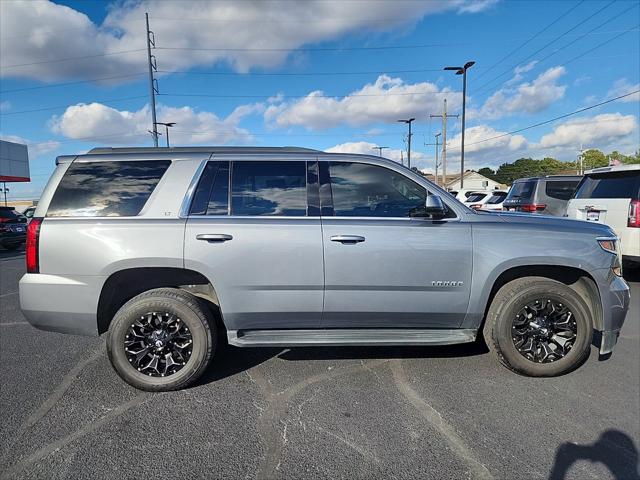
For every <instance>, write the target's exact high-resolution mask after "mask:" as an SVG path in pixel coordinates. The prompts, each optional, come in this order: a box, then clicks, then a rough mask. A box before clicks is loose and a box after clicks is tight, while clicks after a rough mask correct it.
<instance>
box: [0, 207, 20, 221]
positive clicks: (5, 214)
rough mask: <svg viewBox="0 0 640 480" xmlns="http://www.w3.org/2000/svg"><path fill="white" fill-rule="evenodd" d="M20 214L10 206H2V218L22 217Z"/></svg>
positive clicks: (0, 213) (0, 216)
mask: <svg viewBox="0 0 640 480" xmlns="http://www.w3.org/2000/svg"><path fill="white" fill-rule="evenodd" d="M20 216H21V215H20V214H19V213H18V212H16V211H15V210H13V209H9V208H0V218H10V219H14V218H20Z"/></svg>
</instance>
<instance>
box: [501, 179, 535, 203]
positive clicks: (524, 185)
mask: <svg viewBox="0 0 640 480" xmlns="http://www.w3.org/2000/svg"><path fill="white" fill-rule="evenodd" d="M535 184H536V181H535V180H528V181H526V182H515V183H514V184H513V186H512V187H511V190H509V194H508V195H507V200H511V199H518V198H529V197H531V196H532V195H533V189H534V187H535Z"/></svg>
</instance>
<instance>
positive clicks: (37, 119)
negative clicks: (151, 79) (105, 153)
mask: <svg viewBox="0 0 640 480" xmlns="http://www.w3.org/2000/svg"><path fill="white" fill-rule="evenodd" d="M144 12H149V14H150V19H151V20H150V21H151V29H152V30H153V31H154V32H155V34H156V46H157V47H158V48H157V49H156V50H155V51H154V52H153V53H154V55H155V56H156V57H157V64H158V69H159V71H160V72H159V74H158V82H159V88H160V93H161V95H160V96H158V98H157V102H158V120H159V121H175V122H177V125H176V126H175V127H174V128H173V130H172V132H171V140H172V144H173V145H198V144H200V145H202V144H204V145H211V144H230V145H242V144H251V145H298V146H307V147H313V148H318V149H322V150H331V151H352V152H358V153H374V152H375V151H374V150H372V147H373V146H375V145H383V146H388V147H390V148H389V149H388V150H386V151H385V154H386V155H387V156H389V157H391V158H394V159H399V156H400V151H401V150H403V149H405V148H406V143H405V128H406V127H405V126H404V125H402V124H400V123H397V120H398V119H400V118H406V117H408V116H412V117H416V118H417V120H416V122H415V123H414V133H415V135H414V137H413V145H412V150H413V152H414V153H413V164H414V165H416V166H418V167H419V168H421V169H427V170H432V169H433V154H434V152H433V147H432V146H425V145H424V144H425V143H432V142H433V135H434V134H436V133H438V132H440V130H441V123H440V121H439V120H437V119H434V120H430V118H429V115H430V114H439V113H441V110H442V101H443V100H444V99H445V98H446V99H447V102H448V104H449V110H450V113H454V114H455V113H460V109H461V99H462V96H461V87H462V81H461V77H460V76H456V75H453V73H452V72H444V71H442V68H443V67H444V66H448V65H462V64H464V63H465V62H466V61H468V60H474V61H475V62H476V65H474V66H473V67H472V68H471V69H470V70H469V73H468V91H467V131H466V145H467V154H466V156H465V159H466V164H467V165H468V168H476V169H477V168H481V167H483V166H491V167H496V166H498V165H500V164H501V163H503V162H506V161H513V160H515V159H516V158H519V157H522V156H525V157H528V156H532V157H534V158H542V157H543V156H553V157H555V158H559V159H561V160H573V159H575V157H576V155H577V153H578V150H579V148H580V146H581V144H582V146H583V147H585V148H591V147H593V148H601V149H604V150H606V151H611V150H613V149H617V150H619V151H622V152H625V153H632V152H634V151H636V150H637V149H638V148H639V145H640V133H639V127H638V117H639V116H640V102H639V98H638V97H639V95H638V94H634V95H630V96H627V97H625V98H624V99H621V100H619V101H615V102H611V103H607V104H606V105H603V106H601V107H597V108H594V109H590V110H587V111H585V112H582V113H580V114H578V115H575V116H571V117H567V118H563V119H561V120H558V121H556V122H553V123H549V124H545V125H543V126H540V127H536V128H532V129H528V130H525V131H522V132H519V133H514V134H508V133H509V132H512V131H515V130H519V129H521V128H524V127H528V126H530V125H533V124H536V123H539V122H543V121H546V120H549V119H552V118H554V117H557V116H560V115H563V114H566V113H569V112H573V111H576V110H578V109H581V108H584V107H588V106H590V105H594V104H597V103H600V102H603V101H606V100H608V99H611V98H614V97H616V96H619V95H623V94H626V93H629V92H634V91H637V90H638V89H640V86H639V81H640V52H639V50H640V40H639V37H640V35H639V30H638V29H639V24H640V3H639V2H637V1H613V2H612V1H592V0H587V1H582V2H581V1H576V0H571V1H526V0H519V1H497V0H496V1H494V0H454V1H445V2H441V1H432V0H429V1H419V0H416V1H414V0H408V1H404V0H399V1H396V2H388V1H380V0H378V1H366V0H353V1H337V0H314V1H309V2H295V1H291V0H289V1H273V2H250V1H242V0H240V1H222V0H221V1H218V2H215V3H214V2H205V1H173V0H147V1H133V2H131V1H129V2H118V1H115V2H107V1H105V2H102V1H58V2H49V1H26V2H22V1H13V0H4V1H2V2H1V3H0V17H1V22H2V24H1V29H0V37H1V42H0V58H1V60H0V62H1V63H0V65H1V68H0V74H1V84H0V91H1V92H0V95H1V97H0V109H1V111H0V114H1V115H2V116H1V117H0V121H1V124H0V134H1V135H2V137H3V138H5V139H9V140H14V141H22V142H24V143H27V144H29V149H30V156H31V159H32V162H31V171H32V180H33V181H32V182H31V183H30V184H23V185H19V184H14V185H12V186H10V188H11V190H12V191H11V195H12V196H13V197H14V198H31V197H37V195H38V194H39V192H40V191H41V189H42V187H43V186H44V183H45V182H46V180H47V178H48V176H49V175H50V173H51V171H52V170H53V167H54V160H55V156H56V155H60V154H73V153H78V152H83V151H86V150H88V149H90V148H92V147H94V146H102V145H107V146H109V145H113V146H118V145H151V141H152V140H151V136H150V135H149V134H148V133H146V131H147V129H149V128H150V115H149V107H148V103H149V102H148V84H147V77H146V76H145V72H146V51H145V50H144V47H145V43H144V42H145V38H144V28H145V26H144ZM448 133H449V142H448V144H449V167H448V168H449V169H451V170H453V171H457V168H458V165H459V144H460V123H459V121H458V120H455V119H451V120H450V122H449V124H448ZM505 134H506V135H505ZM494 137H498V138H494ZM160 142H161V144H162V143H163V142H164V137H160Z"/></svg>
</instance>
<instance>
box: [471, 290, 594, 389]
mask: <svg viewBox="0 0 640 480" xmlns="http://www.w3.org/2000/svg"><path fill="white" fill-rule="evenodd" d="M483 333H484V339H485V342H486V343H487V346H488V347H489V349H490V350H491V351H492V352H493V353H494V354H495V355H496V356H497V357H498V359H499V360H500V362H502V364H504V365H505V366H506V367H507V368H509V369H511V370H513V371H514V372H517V373H520V374H523V375H528V376H532V377H553V376H557V375H563V374H565V373H568V372H570V371H572V370H575V369H576V368H578V367H579V366H580V365H581V364H582V363H584V362H585V360H586V359H587V358H588V356H589V352H590V348H591V340H592V337H593V327H592V323H591V317H590V315H589V309H588V307H587V305H586V304H585V302H584V300H583V299H582V298H581V297H580V295H579V294H578V293H576V292H575V291H574V290H572V289H571V288H570V287H568V286H566V285H565V284H563V283H561V282H557V281H555V280H550V279H548V278H543V277H526V278H520V279H517V280H514V281H512V282H509V283H507V284H506V285H504V286H503V287H502V288H501V289H500V290H499V291H498V293H497V294H496V296H495V297H494V299H493V302H492V303H491V307H490V308H489V313H488V315H487V320H486V323H485V327H484V332H483Z"/></svg>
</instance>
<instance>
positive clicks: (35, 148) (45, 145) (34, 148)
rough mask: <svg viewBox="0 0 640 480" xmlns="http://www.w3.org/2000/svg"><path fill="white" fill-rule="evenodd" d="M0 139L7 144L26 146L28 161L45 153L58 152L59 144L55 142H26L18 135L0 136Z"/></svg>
mask: <svg viewBox="0 0 640 480" xmlns="http://www.w3.org/2000/svg"><path fill="white" fill-rule="evenodd" d="M0 139H2V140H5V141H7V142H14V143H21V144H23V145H27V148H28V150H29V159H30V160H33V159H35V158H38V157H40V156H42V155H45V154H47V153H51V152H53V151H55V150H58V149H59V148H60V146H61V143H60V142H57V141H55V140H45V141H42V142H34V141H31V140H27V139H26V138H24V137H20V136H18V135H3V134H0Z"/></svg>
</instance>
